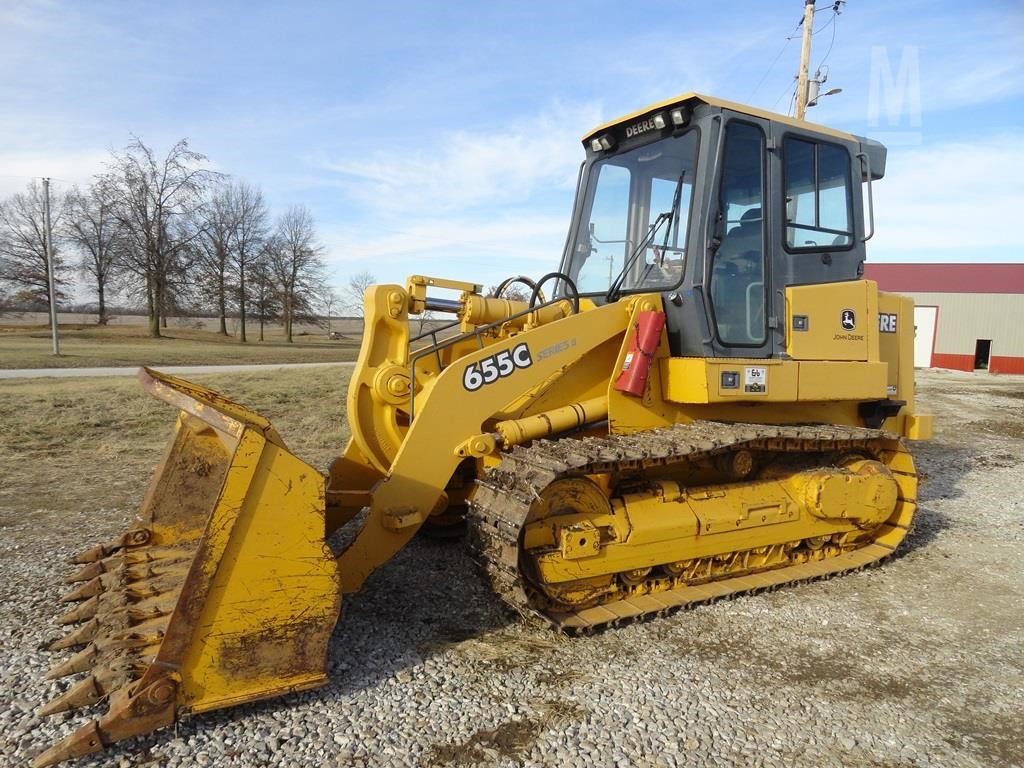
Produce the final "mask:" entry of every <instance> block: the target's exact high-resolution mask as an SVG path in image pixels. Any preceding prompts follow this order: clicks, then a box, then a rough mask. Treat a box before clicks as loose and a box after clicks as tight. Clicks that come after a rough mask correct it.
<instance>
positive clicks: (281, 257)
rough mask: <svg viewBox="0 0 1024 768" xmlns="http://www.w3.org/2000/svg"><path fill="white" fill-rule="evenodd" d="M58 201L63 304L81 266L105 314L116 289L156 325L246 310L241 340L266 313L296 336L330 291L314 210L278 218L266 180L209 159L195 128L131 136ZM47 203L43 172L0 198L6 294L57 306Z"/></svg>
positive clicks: (299, 208)
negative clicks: (177, 134) (164, 136)
mask: <svg viewBox="0 0 1024 768" xmlns="http://www.w3.org/2000/svg"><path fill="white" fill-rule="evenodd" d="M50 208H51V221H52V229H53V242H52V249H53V253H54V268H55V278H56V279H55V282H56V288H57V290H56V293H57V304H58V305H60V304H61V303H64V302H66V301H68V299H69V295H68V291H69V289H70V287H71V284H72V278H73V276H74V272H75V271H76V270H77V272H78V274H79V275H80V276H81V278H82V280H83V282H84V283H85V287H86V289H87V290H88V291H89V292H90V294H91V295H92V296H94V297H95V299H96V303H97V309H98V314H99V323H100V324H101V325H105V324H106V323H107V322H108V320H109V310H108V307H109V306H110V303H111V298H112V297H113V296H119V297H124V298H126V299H128V300H129V301H130V302H133V303H135V304H136V305H142V306H144V307H145V311H146V314H147V315H148V324H149V333H150V335H151V336H160V335H161V329H162V328H166V327H167V318H168V317H170V316H174V315H176V314H187V313H188V311H189V310H190V309H196V308H201V309H205V310H207V311H212V312H214V313H215V314H216V315H217V317H218V318H219V322H220V328H219V330H220V333H222V334H224V335H228V325H227V319H228V317H237V318H238V321H239V326H238V327H239V332H240V339H241V340H242V341H247V340H248V334H249V328H248V326H249V325H250V324H252V325H257V324H258V328H259V340H260V341H263V334H264V327H265V325H266V324H267V323H268V322H280V323H281V324H282V326H283V328H284V333H285V336H286V338H287V340H288V341H292V337H293V327H294V325H295V323H296V322H301V321H304V320H309V319H312V318H313V317H314V314H315V308H316V306H317V305H318V304H319V303H321V302H322V300H323V297H324V296H325V295H331V294H332V293H333V292H332V290H331V289H329V288H327V287H326V285H325V276H324V273H325V265H324V258H323V257H324V249H323V247H322V246H321V245H320V243H319V240H318V238H317V233H316V225H315V222H314V220H313V216H312V214H311V213H310V211H309V209H308V208H306V207H305V206H303V205H295V206H292V207H290V208H288V209H287V210H285V211H284V212H283V213H281V214H280V215H279V216H278V217H276V219H272V218H271V216H270V213H269V211H268V209H267V205H266V202H265V200H264V197H263V193H262V191H261V190H260V188H259V187H257V186H253V185H251V184H248V183H246V182H244V181H242V180H239V179H234V178H232V177H230V176H228V175H226V174H222V173H217V172H215V171H213V170H211V169H209V168H208V167H207V158H206V157H205V156H204V155H202V154H200V153H198V152H196V151H194V150H193V149H191V147H190V146H189V143H188V141H187V140H186V139H182V140H181V141H179V142H177V143H176V144H175V145H174V146H173V147H171V149H170V150H169V151H168V152H167V154H166V155H162V156H161V155H158V154H157V153H156V152H154V150H153V149H152V148H151V147H149V146H147V145H146V144H145V143H144V142H143V141H142V140H141V139H139V138H137V137H133V139H132V141H131V143H130V144H129V145H128V146H127V147H126V148H125V149H124V150H122V151H119V152H112V153H111V159H110V161H109V162H108V163H107V164H106V167H105V169H104V171H103V172H101V173H100V174H98V175H96V176H95V177H93V179H92V181H91V183H90V184H89V185H88V186H87V187H86V188H85V189H79V188H78V187H74V188H72V189H70V190H68V191H66V192H65V193H63V194H59V195H57V194H51V201H50ZM43 209H44V201H43V191H42V187H41V185H40V184H39V183H38V182H37V181H32V182H31V183H29V184H28V186H27V187H26V189H25V190H24V191H23V192H20V193H17V194H14V195H12V196H10V197H9V198H7V199H5V200H0V286H4V287H6V289H7V291H6V294H7V300H8V301H9V302H12V303H15V304H18V305H22V306H24V305H35V306H45V307H46V308H47V309H48V308H49V292H48V284H47V259H46V250H45V238H44V224H43V221H44V218H43Z"/></svg>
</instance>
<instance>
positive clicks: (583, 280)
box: [576, 165, 630, 293]
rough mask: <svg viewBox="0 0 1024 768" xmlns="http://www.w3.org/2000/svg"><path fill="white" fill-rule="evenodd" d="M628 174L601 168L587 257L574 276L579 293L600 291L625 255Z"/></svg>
mask: <svg viewBox="0 0 1024 768" xmlns="http://www.w3.org/2000/svg"><path fill="white" fill-rule="evenodd" d="M629 185H630V172H629V170H627V169H626V168H623V167H622V166H621V165H605V166H603V167H602V168H601V171H600V176H599V177H598V180H597V188H596V189H595V190H594V200H593V202H592V203H591V206H590V223H589V226H590V238H589V239H590V245H589V247H590V254H589V256H587V257H586V260H585V261H584V262H583V265H582V266H581V267H580V271H579V274H578V275H577V276H576V286H577V288H578V289H579V290H580V292H581V293H588V292H595V291H603V290H607V289H608V285H609V283H611V281H612V278H614V277H615V275H617V274H618V273H619V272H620V271H621V270H622V265H623V263H624V258H625V254H626V253H628V251H629V250H630V249H629V247H628V246H629V243H628V240H627V237H628V236H627V234H626V232H627V227H628V226H629Z"/></svg>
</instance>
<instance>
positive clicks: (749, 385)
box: [743, 365, 768, 395]
mask: <svg viewBox="0 0 1024 768" xmlns="http://www.w3.org/2000/svg"><path fill="white" fill-rule="evenodd" d="M743 391H744V392H749V393H751V394H755V395H763V394H764V393H765V392H767V391H768V369H767V368H765V367H763V366H760V365H748V366H747V367H746V368H744V369H743Z"/></svg>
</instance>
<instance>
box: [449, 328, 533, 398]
mask: <svg viewBox="0 0 1024 768" xmlns="http://www.w3.org/2000/svg"><path fill="white" fill-rule="evenodd" d="M531 365H533V358H532V357H531V356H530V348H529V347H528V346H526V342H525V341H524V342H523V343H522V344H517V345H516V346H514V347H512V349H505V350H502V351H501V352H499V353H497V354H496V355H491V356H490V357H485V358H484V359H483V360H481V361H480V362H478V363H470V364H469V365H467V366H466V370H465V371H463V372H462V386H464V387H465V388H466V389H468V390H469V391H470V392H476V391H477V390H478V389H480V387H482V386H484V385H485V384H493V383H494V382H496V381H497V380H498V379H503V378H505V377H506V376H511V375H512V374H513V373H515V371H516V368H529V367H530V366H531Z"/></svg>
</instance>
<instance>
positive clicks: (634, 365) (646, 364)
mask: <svg viewBox="0 0 1024 768" xmlns="http://www.w3.org/2000/svg"><path fill="white" fill-rule="evenodd" d="M634 327H635V329H636V330H635V332H634V333H633V339H632V340H631V341H630V342H629V351H628V352H626V359H625V360H623V361H622V373H621V374H619V378H618V379H617V380H616V381H615V388H616V389H617V390H619V391H620V392H626V393H628V394H630V395H635V396H636V397H641V396H642V395H643V393H644V387H646V386H647V377H648V376H649V375H650V372H651V360H653V359H654V352H655V350H657V349H658V344H659V343H660V342H661V329H662V328H664V327H665V313H664V312H641V313H640V314H639V315H638V316H637V321H636V325H635V326H634Z"/></svg>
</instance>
